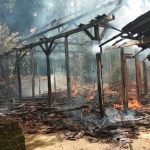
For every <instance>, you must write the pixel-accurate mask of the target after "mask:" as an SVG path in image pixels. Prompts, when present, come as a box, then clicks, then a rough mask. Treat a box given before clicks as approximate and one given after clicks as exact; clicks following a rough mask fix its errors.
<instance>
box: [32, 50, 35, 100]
mask: <svg viewBox="0 0 150 150" xmlns="http://www.w3.org/2000/svg"><path fill="white" fill-rule="evenodd" d="M31 64H32V100H33V102H34V101H35V72H34V71H35V70H34V54H33V50H31Z"/></svg>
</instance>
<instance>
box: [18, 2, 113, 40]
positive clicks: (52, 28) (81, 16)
mask: <svg viewBox="0 0 150 150" xmlns="http://www.w3.org/2000/svg"><path fill="white" fill-rule="evenodd" d="M114 3H115V2H114ZM114 3H112V4H111V5H113V4H114ZM98 5H99V4H97V6H98ZM108 6H110V5H108V4H105V3H104V4H102V5H101V6H100V7H98V8H94V9H92V10H90V11H88V12H86V13H84V14H81V15H80V16H78V17H76V18H74V19H71V20H69V21H66V22H64V23H61V24H59V25H56V26H54V27H51V28H49V29H47V30H45V31H43V32H40V33H37V34H34V35H32V36H29V37H27V38H25V39H22V40H20V41H19V42H22V41H25V40H28V39H31V38H34V37H38V36H40V35H43V34H45V33H47V32H49V31H52V30H54V29H57V28H60V27H63V26H64V25H67V24H69V23H72V22H73V21H77V20H79V19H81V18H83V17H85V16H87V15H89V14H91V13H94V12H96V11H99V10H100V8H102V7H103V9H104V8H106V7H108ZM82 11H83V10H82ZM75 13H78V11H77V12H75ZM112 14H114V13H111V14H109V15H112Z"/></svg>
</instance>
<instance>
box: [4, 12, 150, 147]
mask: <svg viewBox="0 0 150 150" xmlns="http://www.w3.org/2000/svg"><path fill="white" fill-rule="evenodd" d="M149 16H150V11H149V12H147V13H145V14H143V15H142V16H140V17H138V18H137V19H135V20H134V21H132V22H130V23H129V24H127V25H126V26H125V27H123V28H122V30H120V31H119V32H120V33H119V34H118V35H116V36H114V37H112V38H111V39H109V40H108V41H105V42H104V43H101V44H100V45H99V52H98V53H97V54H96V56H95V60H96V63H95V65H96V68H97V72H96V73H97V79H96V80H95V81H94V79H93V78H92V74H91V78H92V79H93V80H92V81H93V83H92V84H90V85H88V86H85V85H83V72H82V66H81V68H80V73H81V74H80V75H81V76H80V78H79V82H80V86H78V88H77V76H75V74H76V72H74V74H73V75H72V74H71V72H70V63H69V53H72V54H73V56H75V55H74V54H75V53H78V54H79V55H80V54H82V53H85V52H84V51H69V46H68V45H69V44H72V45H84V44H85V43H80V42H78V41H77V42H72V41H71V40H70V39H69V37H70V36H71V35H73V34H75V33H78V32H81V31H82V32H84V34H85V35H86V36H88V37H89V38H90V39H91V40H94V41H99V42H100V41H101V39H102V38H103V36H104V34H105V30H106V29H108V28H110V27H111V26H109V24H108V22H109V21H111V20H113V19H115V17H114V16H113V15H110V16H107V15H102V16H97V17H96V18H95V19H93V20H91V21H90V22H89V23H88V24H80V25H79V26H78V27H77V28H75V29H72V30H70V31H66V32H65V30H66V29H67V28H68V27H69V26H71V25H72V24H73V22H72V21H71V23H70V22H69V21H68V22H66V25H67V26H66V28H63V31H62V32H61V31H60V32H59V34H58V35H55V36H53V37H49V38H46V37H44V38H40V40H39V41H38V42H34V43H31V44H28V45H25V46H23V47H19V48H14V49H13V50H11V51H10V52H7V53H6V54H5V55H4V56H1V57H5V58H6V62H7V59H8V57H14V54H15V53H16V54H15V56H16V63H15V66H16V67H15V68H16V71H17V80H18V94H19V98H18V100H17V99H15V98H14V99H11V97H10V95H9V94H10V89H9V88H10V87H9V82H10V81H9V75H8V78H7V84H8V95H9V96H8V100H7V102H6V101H4V100H2V101H1V115H5V114H7V115H9V116H11V117H13V118H15V119H17V120H18V121H19V122H20V123H22V124H23V125H24V126H28V127H29V130H28V131H27V133H30V134H34V133H43V134H46V133H53V132H56V131H59V130H67V132H65V135H66V139H70V140H76V139H79V138H81V137H83V136H84V135H89V136H92V137H95V138H96V139H94V138H93V139H91V142H98V141H100V140H101V138H104V137H105V138H107V140H106V141H108V142H109V141H110V140H116V139H117V141H118V142H121V141H123V142H121V144H120V147H122V146H124V145H125V144H126V143H132V140H130V139H129V138H137V136H138V135H139V132H140V131H146V132H149V127H150V111H149V110H150V107H149V105H150V101H149V94H148V92H149V91H148V90H149V89H148V77H149V75H148V66H147V63H146V59H148V60H150V56H149V55H147V56H146V58H143V60H142V63H141V60H140V59H139V57H138V54H140V52H141V53H142V52H143V51H144V50H145V49H147V48H149V46H150V45H149V44H150V19H149ZM81 17H83V16H80V17H77V18H76V19H77V20H78V19H79V18H81ZM74 20H75V19H74ZM63 25H64V24H63ZM63 25H61V24H60V25H57V26H56V27H55V28H58V29H59V28H60V27H61V26H63ZM100 27H101V28H103V32H102V34H101V35H100V34H99V28H100ZM89 28H93V30H94V34H92V33H90V32H89ZM111 28H113V29H115V30H117V29H116V28H114V27H111ZM53 29H54V27H52V28H51V29H49V31H50V30H53ZM38 35H39V34H38ZM118 37H120V39H119V40H117V41H116V42H115V43H114V44H113V45H112V46H111V47H109V48H107V53H106V54H104V55H103V45H105V44H106V43H108V42H110V41H112V40H115V39H116V38H118ZM32 38H33V37H32ZM60 38H64V41H63V43H64V55H65V68H66V86H67V90H61V89H59V90H58V89H57V84H56V75H55V74H56V72H55V67H53V75H54V77H53V82H54V83H53V84H54V88H53V89H54V90H52V86H51V85H52V83H51V82H52V78H51V69H50V68H51V67H52V66H51V64H52V63H53V62H51V60H50V57H49V56H50V55H51V53H52V52H53V51H56V52H58V51H57V50H56V49H55V48H56V47H57V46H58V45H59V44H61V42H62V41H60V40H58V39H60ZM125 39H128V40H129V41H128V42H126V43H122V44H120V45H119V43H120V42H122V41H123V40H125ZM88 44H89V43H88ZM133 45H137V46H138V47H140V48H142V49H141V50H139V51H138V52H136V53H135V54H132V53H125V48H126V47H129V46H133ZM36 46H39V47H40V48H41V50H35V49H34V47H36ZM90 46H91V45H90ZM60 49H61V48H60ZM110 50H111V52H110ZM42 51H43V53H44V55H45V57H46V64H47V65H46V67H47V69H46V70H47V87H48V88H47V91H46V92H43V94H41V95H39V96H35V80H37V82H38V84H39V86H38V87H39V89H42V86H41V82H42V81H43V80H42V78H37V77H35V74H34V71H32V77H31V82H32V84H31V85H32V96H31V97H23V96H22V93H23V92H22V81H23V80H22V79H21V74H20V61H21V60H22V59H23V58H24V56H25V55H26V54H27V53H31V60H32V66H31V67H32V69H33V70H34V65H33V64H34V57H33V55H34V54H35V53H41V52H42ZM109 52H110V53H112V52H114V54H113V55H115V60H114V59H113V58H111V55H109ZM54 53H55V52H54ZM12 54H13V56H12ZM103 56H105V58H106V60H107V61H106V62H105V63H106V66H105V65H104V64H102V58H103ZM128 61H132V62H134V63H133V64H134V66H130V63H129V62H128ZM116 62H117V63H118V64H119V66H118V68H117V70H115V69H116V68H115V67H117V64H116ZM74 63H79V64H80V63H81V62H76V61H74ZM102 65H103V66H102ZM53 66H54V65H53ZM129 66H130V67H131V68H130V69H129ZM141 66H142V67H141ZM104 67H107V71H108V72H109V73H108V76H107V80H108V81H109V82H108V83H107V84H106V82H105V83H103V81H104V79H103V78H104V77H103V76H104V74H103V73H102V69H104ZM133 68H134V75H133V78H132V79H131V78H130V76H129V71H131V70H132V71H133ZM91 70H92V69H91ZM116 71H119V76H118V75H117V72H116ZM113 72H114V74H113ZM116 78H117V79H116ZM133 79H134V80H133ZM62 80H63V79H62ZM115 80H116V81H117V82H115ZM71 81H73V82H71ZM96 81H97V82H96ZM95 83H97V85H96V86H95ZM82 85H83V86H82ZM89 87H90V88H91V87H92V89H89ZM96 87H97V88H96ZM39 93H41V91H40V92H39ZM10 101H11V102H10ZM110 137H111V138H110Z"/></svg>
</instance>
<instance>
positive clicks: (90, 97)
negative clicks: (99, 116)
mask: <svg viewBox="0 0 150 150" xmlns="http://www.w3.org/2000/svg"><path fill="white" fill-rule="evenodd" d="M86 100H87V101H89V100H94V96H93V95H91V96H87V97H86Z"/></svg>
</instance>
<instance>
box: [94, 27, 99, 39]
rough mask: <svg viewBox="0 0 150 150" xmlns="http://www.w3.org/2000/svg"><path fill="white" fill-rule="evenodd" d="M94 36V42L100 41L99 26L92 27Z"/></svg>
mask: <svg viewBox="0 0 150 150" xmlns="http://www.w3.org/2000/svg"><path fill="white" fill-rule="evenodd" d="M94 35H95V40H96V41H100V36H99V26H98V25H94Z"/></svg>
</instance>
